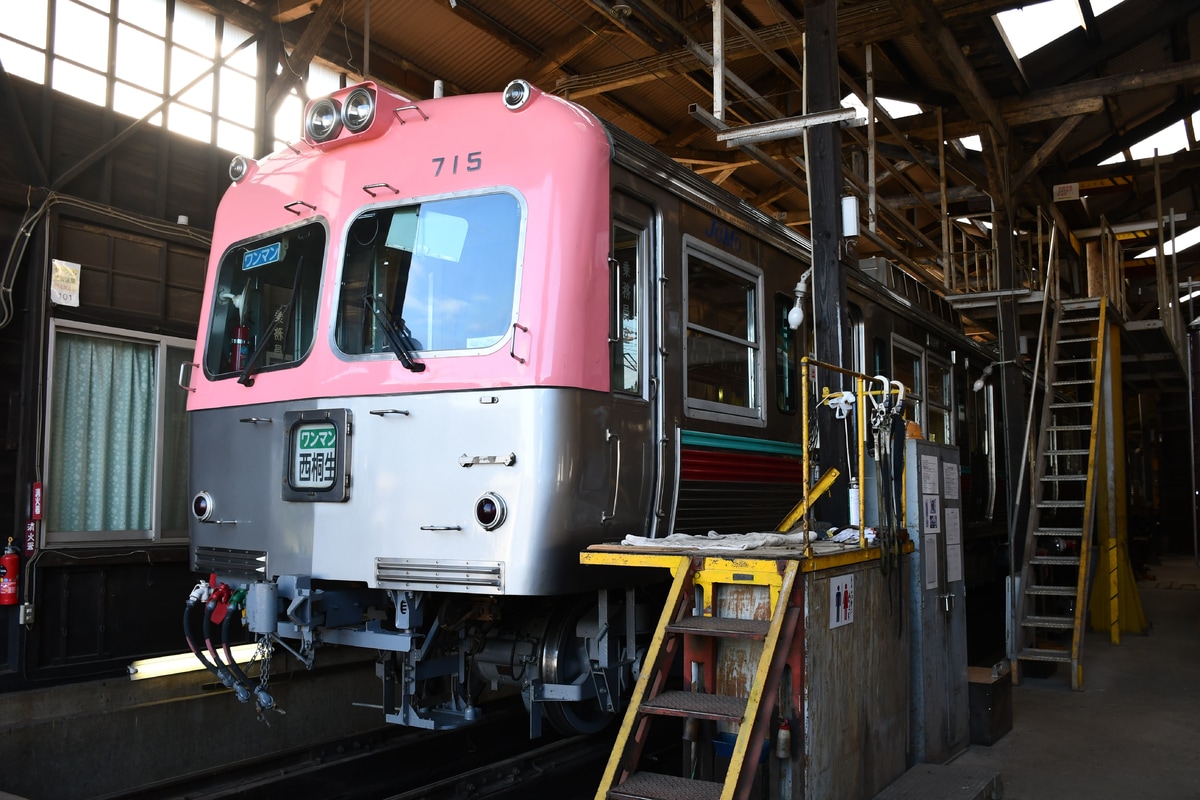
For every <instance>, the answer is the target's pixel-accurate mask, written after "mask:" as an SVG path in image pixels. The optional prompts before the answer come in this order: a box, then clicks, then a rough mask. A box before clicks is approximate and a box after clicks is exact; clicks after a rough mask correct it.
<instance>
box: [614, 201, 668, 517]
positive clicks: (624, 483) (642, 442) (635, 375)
mask: <svg viewBox="0 0 1200 800" xmlns="http://www.w3.org/2000/svg"><path fill="white" fill-rule="evenodd" d="M612 215H613V219H612V227H611V237H612V239H611V249H610V254H611V255H610V261H609V265H610V268H611V270H612V276H611V281H610V284H609V285H610V305H609V309H610V310H609V319H610V327H609V347H610V356H611V358H610V363H611V384H610V391H611V404H610V407H611V409H612V411H611V415H610V419H609V427H608V430H607V432H606V435H607V439H608V447H609V470H610V475H611V480H612V484H611V485H612V490H611V491H612V495H611V500H612V506H611V507H610V508H609V509H608V512H607V513H606V515H605V518H606V522H607V523H608V529H609V530H611V531H613V532H614V533H620V534H622V535H623V534H626V533H634V534H637V535H640V536H652V535H655V527H656V525H657V520H658V516H657V514H656V510H657V508H658V506H659V503H660V502H661V500H660V497H659V495H660V493H661V489H660V484H659V478H660V476H661V464H660V463H659V460H660V450H661V448H660V444H659V439H660V438H661V437H660V436H659V431H660V429H661V413H660V411H659V408H660V407H661V404H662V392H661V391H660V382H659V365H658V359H657V357H656V354H657V352H658V350H657V348H656V347H655V346H654V340H655V331H656V330H657V328H656V326H657V323H658V321H657V319H656V314H655V312H654V308H655V297H656V289H657V282H656V278H657V275H658V273H659V269H658V263H657V262H658V259H657V253H658V248H657V244H656V225H655V213H654V210H653V209H652V208H650V206H648V205H646V204H644V203H642V202H639V201H638V200H635V199H634V198H632V197H630V196H628V195H626V194H623V193H621V192H614V193H613V196H612Z"/></svg>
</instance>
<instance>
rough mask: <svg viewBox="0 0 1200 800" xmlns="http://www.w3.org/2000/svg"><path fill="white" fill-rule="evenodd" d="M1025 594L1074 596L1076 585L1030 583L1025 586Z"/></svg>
mask: <svg viewBox="0 0 1200 800" xmlns="http://www.w3.org/2000/svg"><path fill="white" fill-rule="evenodd" d="M1025 594H1042V595H1054V596H1056V597H1074V596H1075V587H1074V586H1051V585H1049V584H1030V585H1028V586H1026V587H1025Z"/></svg>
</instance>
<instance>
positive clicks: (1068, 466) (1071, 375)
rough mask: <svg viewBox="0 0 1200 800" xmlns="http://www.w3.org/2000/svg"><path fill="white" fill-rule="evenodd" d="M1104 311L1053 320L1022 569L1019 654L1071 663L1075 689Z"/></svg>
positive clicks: (1086, 307) (1076, 306) (1069, 307)
mask: <svg viewBox="0 0 1200 800" xmlns="http://www.w3.org/2000/svg"><path fill="white" fill-rule="evenodd" d="M1106 311H1107V303H1106V302H1104V301H1103V300H1101V299H1099V298H1091V299H1088V300H1081V301H1070V302H1067V303H1063V305H1062V308H1061V309H1060V311H1059V313H1058V314H1056V315H1055V319H1054V325H1053V330H1052V331H1051V335H1050V348H1049V355H1048V358H1047V361H1046V373H1045V383H1046V385H1045V399H1044V403H1043V410H1042V417H1041V424H1040V426H1039V429H1038V438H1037V462H1036V465H1035V467H1034V474H1033V481H1032V485H1031V489H1032V491H1033V499H1032V502H1031V505H1030V512H1029V528H1028V531H1027V533H1026V538H1025V557H1024V561H1023V566H1022V573H1021V586H1022V587H1023V591H1022V593H1021V596H1020V603H1019V607H1018V618H1019V619H1020V625H1021V631H1020V638H1019V646H1018V648H1017V658H1018V660H1019V661H1027V662H1028V661H1035V662H1036V661H1041V662H1060V663H1066V664H1069V665H1070V670H1071V688H1072V689H1082V688H1083V670H1082V663H1081V654H1082V647H1083V634H1084V624H1085V609H1086V608H1087V597H1088V594H1087V593H1088V567H1089V564H1090V560H1091V558H1092V547H1091V540H1092V531H1093V528H1094V527H1095V510H1096V492H1097V480H1098V475H1097V471H1098V470H1097V462H1098V455H1099V454H1098V450H1097V447H1098V440H1099V437H1100V435H1101V433H1102V429H1103V424H1102V420H1103V416H1102V414H1103V407H1104V405H1105V403H1106V402H1110V401H1109V400H1108V399H1107V394H1106V391H1105V385H1104V381H1105V370H1104V369H1103V358H1104V354H1105V352H1106V349H1107V347H1108V343H1107V341H1106V338H1107V328H1108V325H1107V321H1106V319H1105V316H1106ZM1068 632H1069V635H1070V639H1069V641H1068V640H1066V635H1067V634H1068Z"/></svg>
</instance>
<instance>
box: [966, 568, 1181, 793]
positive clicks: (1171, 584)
mask: <svg viewBox="0 0 1200 800" xmlns="http://www.w3.org/2000/svg"><path fill="white" fill-rule="evenodd" d="M1149 571H1150V573H1152V575H1153V577H1152V578H1148V579H1144V580H1140V581H1138V584H1137V585H1138V589H1139V592H1140V596H1141V602H1142V608H1143V610H1144V611H1145V614H1146V619H1147V621H1148V622H1149V623H1150V632H1149V633H1148V634H1147V635H1131V634H1123V635H1122V637H1121V644H1120V645H1112V644H1111V643H1110V642H1109V639H1108V634H1106V633H1105V634H1099V633H1088V635H1087V639H1086V640H1085V643H1084V650H1083V681H1084V690H1083V691H1082V692H1073V691H1071V688H1070V685H1069V682H1068V676H1067V668H1066V666H1065V665H1060V666H1059V669H1058V671H1057V672H1056V673H1055V675H1054V676H1052V677H1050V678H1043V679H1038V678H1026V679H1025V680H1023V681H1022V682H1021V684H1020V685H1018V686H1015V687H1013V728H1012V731H1011V732H1009V733H1008V734H1007V735H1005V736H1004V737H1003V738H1002V739H1000V740H999V741H998V742H996V743H995V744H993V745H992V746H991V747H984V746H980V745H972V746H971V747H970V749H969V750H968V751H967V752H966V753H964V754H962V755H960V756H959V757H958V758H957V759H956V760H955V761H954V762H953V763H954V764H955V765H957V766H963V767H969V768H971V769H977V770H980V771H993V772H999V773H1000V776H1001V779H1002V781H1003V785H1004V795H1003V796H1004V798H1005V800H1074V798H1080V799H1081V800H1082V798H1087V799H1088V800H1130V799H1131V798H1133V799H1135V800H1185V799H1186V800H1196V798H1200V568H1197V567H1196V566H1195V565H1194V563H1193V560H1192V558H1191V556H1187V557H1175V558H1163V559H1161V563H1160V564H1153V565H1151V566H1150V567H1149Z"/></svg>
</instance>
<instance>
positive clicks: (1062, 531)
mask: <svg viewBox="0 0 1200 800" xmlns="http://www.w3.org/2000/svg"><path fill="white" fill-rule="evenodd" d="M1033 535H1034V536H1083V528H1038V529H1037V530H1035V531H1034V532H1033Z"/></svg>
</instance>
